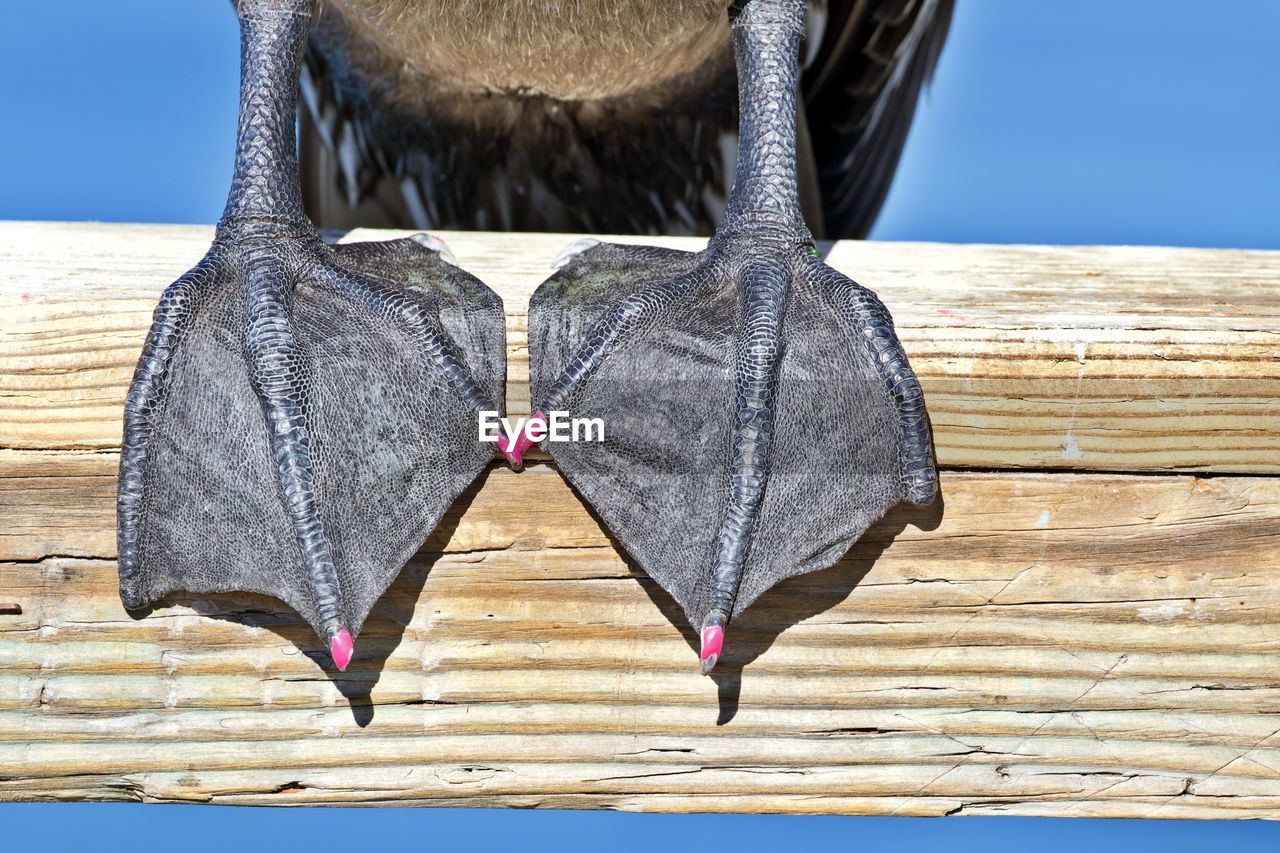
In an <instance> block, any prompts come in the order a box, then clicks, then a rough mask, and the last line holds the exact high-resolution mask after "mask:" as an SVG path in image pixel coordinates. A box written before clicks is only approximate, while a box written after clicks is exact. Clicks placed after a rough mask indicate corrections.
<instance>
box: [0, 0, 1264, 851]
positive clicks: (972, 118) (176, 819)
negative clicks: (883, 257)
mask: <svg viewBox="0 0 1280 853" xmlns="http://www.w3.org/2000/svg"><path fill="white" fill-rule="evenodd" d="M4 21H5V23H4V27H3V28H2V29H0V79H4V80H5V81H6V82H5V84H4V87H3V91H4V94H5V105H4V113H5V121H4V125H3V128H4V132H3V133H0V164H3V165H2V166H0V218H7V219H99V220H107V221H155V222H161V221H164V222H212V221H214V220H215V219H217V217H218V215H219V214H220V213H221V209H222V203H223V200H224V199H225V196H226V186H227V182H228V180H229V177H230V168H231V154H232V147H233V143H234V134H235V110H236V98H237V96H236V74H237V59H236V51H237V42H236V28H235V20H234V17H233V15H232V14H231V11H230V8H229V3H227V2H226V0H197V2H192V0H182V2H175V0H112V2H103V1H102V0H63V2H58V3H19V2H17V0H12V2H9V3H6V4H5V7H4ZM1277 33H1280V3H1275V2H1271V0H1218V2H1216V3H1212V4H1207V3H1204V2H1187V0H1075V2H1071V3H1067V2H1062V0H960V2H959V11H958V14H957V18H956V21H955V25H954V28H953V31H952V37H951V40H950V43H949V44H948V47H947V50H946V52H945V54H944V56H943V60H942V63H941V66H940V68H939V70H938V75H937V80H936V83H935V85H934V86H933V88H932V89H931V90H930V92H929V93H928V95H927V96H926V99H925V102H924V104H923V105H922V109H921V111H920V113H919V115H918V118H917V121H916V125H915V127H914V129H913V131H912V135H911V138H910V141H909V143H908V147H907V152H906V156H905V158H904V161H903V164H902V168H901V170H900V172H899V176H898V178H897V180H896V182H895V184H894V187H893V190H892V192H891V194H890V197H889V201H888V204H887V206H886V208H885V211H884V214H883V216H882V217H881V220H880V222H879V223H878V225H877V227H876V230H875V232H874V235H873V236H875V237H877V238H880V239H891V240H948V241H990V242H1046V243H1152V244H1170V245H1197V246H1198V245H1204V246H1242V247H1257V248H1280V153H1278V149H1280V145H1278V144H1277V141H1278V140H1280V108H1278V107H1277V100H1276V88H1277V84H1278V83H1280V53H1278V52H1277V51H1276V49H1275V41H1276V34H1277ZM0 827H2V828H0V837H3V839H4V840H3V843H2V846H3V848H4V849H12V850H34V849H44V850H53V851H57V850H63V849H72V848H75V849H82V848H84V847H85V846H89V847H90V849H95V850H106V851H110V850H116V849H120V850H129V851H130V853H146V851H151V850H156V851H159V850H165V851H168V850H171V849H181V850H183V851H184V853H200V851H205V850H218V851H220V853H221V851H222V850H224V849H225V848H226V847H227V846H228V844H230V845H232V846H235V847H240V848H244V847H246V846H250V847H252V846H253V845H247V842H248V840H251V839H259V838H268V837H269V838H271V839H272V844H271V849H272V850H273V851H279V853H286V851H292V850H303V849H306V850H308V851H311V850H314V849H316V848H317V847H320V848H322V849H336V850H351V849H366V850H381V849H388V848H396V849H405V848H408V849H443V850H451V849H489V848H499V849H505V848H511V847H516V846H517V845H518V846H519V847H520V848H522V849H525V850H530V851H532V850H540V849H555V850H560V851H573V850H592V851H596V850H641V849H653V848H662V847H665V848H668V849H675V848H677V847H689V846H690V845H691V844H692V845H694V846H696V847H698V848H699V849H701V848H703V847H704V846H706V845H704V843H702V842H704V841H705V842H706V843H707V844H710V846H711V847H712V848H714V849H720V850H723V851H725V853H742V851H749V850H765V849H767V850H779V849H788V850H790V849H796V848H803V847H805V846H807V845H823V846H828V845H839V847H838V849H841V850H846V849H856V850H864V849H866V850H875V849H886V850H887V849H892V850H893V851H895V853H905V851H915V850H939V849H945V850H948V851H966V850H979V849H981V850H984V851H986V850H990V849H992V848H1006V849H1012V850H1021V849H1026V848H1027V847H1028V846H1030V845H1034V849H1035V850H1036V851H1037V853H1054V851H1064V853H1065V851H1072V853H1076V851H1079V850H1082V849H1093V850H1125V851H1127V853H1142V851H1148V850H1150V851H1161V853H1177V851H1183V850H1185V851H1192V850H1194V851H1197V853H1203V851H1204V850H1205V849H1206V848H1207V847H1208V846H1209V845H1212V844H1214V843H1215V842H1216V843H1217V844H1220V845H1221V844H1229V845H1230V846H1231V848H1232V850H1233V853H1248V851H1253V850H1259V851H1261V850H1268V851H1271V850H1275V849H1280V847H1278V846H1277V845H1280V831H1278V830H1277V829H1276V828H1275V827H1274V825H1267V824H1257V823H1253V824H1242V823H1236V824H1221V823H1170V822H1134V821H1090V820H1072V821H1055V822H1048V821H1043V820H1028V819H1018V818H996V819H975V818H969V819H963V820H946V821H921V820H905V819H864V818H844V819H841V818H782V817H767V816H766V817H733V816H713V817H672V816H650V815H645V816H636V815H615V814H608V813H563V812H527V811H513V812H481V811H453V810H434V811H426V810H415V811H407V810H378V811H360V810H357V811H347V810H342V811H336V810H334V811H322V812H312V811H286V810H253V809H202V808H194V809H193V808H182V807H165V808H159V807H139V806H98V805H82V806H79V807H76V808H75V809H74V810H71V811H69V810H68V809H67V808H66V807H46V806H29V805H27V806H0ZM695 842H697V843H696V844H695ZM113 845H114V846H113Z"/></svg>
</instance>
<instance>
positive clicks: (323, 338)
mask: <svg viewBox="0 0 1280 853" xmlns="http://www.w3.org/2000/svg"><path fill="white" fill-rule="evenodd" d="M309 7H310V3H302V2H288V0H261V2H252V1H251V0H245V1H244V2H241V3H240V4H239V6H238V11H239V13H240V16H241V23H242V33H243V36H244V52H245V65H244V69H245V70H244V76H243V91H242V96H243V97H242V106H241V127H240V146H239V150H238V152H237V162H236V172H235V175H236V177H235V181H234V183H233V187H232V192H231V197H230V199H229V201H228V205H227V213H226V216H225V217H224V219H223V222H222V223H221V225H220V226H219V230H218V236H217V239H216V240H215V242H214V245H213V247H212V248H211V249H210V251H209V254H208V255H207V256H206V257H205V258H204V260H202V261H201V262H200V264H199V265H198V266H196V268H195V269H193V270H192V271H190V272H189V273H187V274H186V275H185V276H183V277H182V278H181V279H179V280H178V281H177V282H176V283H174V284H173V285H172V286H170V287H169V288H168V290H166V291H165V294H164V296H163V297H162V299H161V301H160V304H159V306H158V307H157V309H156V312H155V318H154V323H153V325H152V327H151V331H150V334H149V335H148V337H147V341H146V344H145V346H144V348H143V352H142V357H141V359H140V361H139V363H138V368H137V372H136V373H135V374H134V379H133V384H132V386H131V387H130V390H129V397H128V400H127V403H126V406H125V431H124V441H123V450H122V455H121V463H120V486H119V506H118V511H119V561H120V591H121V597H122V599H123V600H124V603H125V605H126V606H127V607H130V608H137V607H142V606H144V605H146V604H147V603H149V602H152V601H155V600H156V599H158V598H160V597H162V596H164V595H165V594H167V593H169V592H172V591H177V590H182V591H187V592H192V593H206V592H233V591H250V592H257V593H264V594H267V595H271V596H275V597H277V598H279V599H281V600H283V601H284V602H286V603H287V604H288V605H289V606H290V607H292V608H293V609H295V610H296V611H298V613H300V614H301V615H302V616H303V617H304V618H305V619H306V620H307V622H308V623H309V624H310V625H311V626H312V628H314V630H315V631H316V633H317V635H319V636H320V637H321V638H323V639H324V640H325V641H326V642H327V643H328V644H329V648H330V650H331V653H332V654H333V656H334V660H335V662H336V663H337V665H338V667H339V668H345V667H346V665H347V663H348V662H349V660H350V657H351V654H352V650H353V640H352V638H353V637H354V636H356V635H358V634H359V631H360V628H361V627H362V625H363V623H364V620H365V618H366V617H367V615H368V613H369V610H370V608H371V607H372V606H373V603H374V602H375V601H376V600H377V599H378V597H379V596H381V594H382V592H383V591H384V590H385V589H386V587H387V585H388V584H389V583H390V582H391V581H392V580H393V579H394V578H395V576H396V574H397V573H398V572H399V570H400V568H401V567H402V566H403V565H404V563H405V562H406V561H407V560H408V559H409V557H410V556H412V554H413V553H414V551H416V550H417V548H418V547H419V546H420V545H421V543H422V541H423V540H424V539H425V538H426V536H427V535H428V533H430V531H431V529H432V528H433V527H434V526H435V524H436V522H437V521H438V520H439V518H440V516H441V515H442V514H443V513H444V511H445V509H446V508H447V507H448V506H449V504H450V503H451V502H452V501H453V500H454V498H455V497H456V496H457V495H458V494H459V493H460V492H461V491H462V490H463V489H464V488H465V487H466V486H467V484H469V483H470V482H471V481H472V480H473V479H474V478H475V477H476V475H477V474H478V473H479V472H480V471H481V470H482V469H483V468H484V467H485V465H486V464H487V463H488V462H490V461H491V460H492V459H493V454H494V447H493V445H492V444H489V443H482V442H480V441H479V440H478V438H477V415H476V413H477V410H480V409H492V410H498V409H500V408H501V406H500V404H501V400H502V388H503V381H504V374H505V331H504V321H503V311H502V303H501V300H499V298H498V297H497V296H496V295H495V294H494V293H493V292H492V291H490V290H489V289H488V288H486V287H485V286H484V285H483V284H481V283H480V282H479V281H477V280H476V279H475V278H473V277H471V276H469V275H467V274H466V273H465V272H463V271H461V270H460V269H458V268H457V267H455V266H453V265H452V264H450V263H448V262H447V261H446V260H444V259H443V258H441V257H440V254H439V252H438V251H437V248H438V246H437V244H435V243H433V242H432V241H431V240H430V239H423V240H421V241H419V240H414V239H405V240H396V241H392V242H388V243H363V244H354V245H350V246H341V247H338V248H337V249H333V248H330V247H328V246H326V245H325V244H324V243H322V242H321V240H320V239H319V238H318V237H317V236H316V234H315V232H314V229H312V228H311V227H310V224H309V223H308V222H307V221H306V219H305V217H303V216H302V213H301V205H300V204H299V203H298V199H297V166H296V159H295V157H294V152H293V115H294V106H293V97H292V96H291V95H286V93H287V92H290V91H291V90H290V89H289V88H288V84H289V80H290V78H292V81H293V85H294V86H295V87H296V83H297V65H296V62H297V58H298V56H299V55H300V53H301V48H302V44H303V40H304V39H305V36H306V27H307V22H308V18H307V14H306V13H307V12H308V11H309Z"/></svg>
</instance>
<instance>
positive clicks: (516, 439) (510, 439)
mask: <svg viewBox="0 0 1280 853" xmlns="http://www.w3.org/2000/svg"><path fill="white" fill-rule="evenodd" d="M535 423H537V424H541V425H542V427H541V429H542V431H543V432H544V433H545V431H546V426H547V419H546V418H544V417H543V416H542V413H541V412H534V413H533V414H532V415H530V416H529V420H527V421H525V422H524V425H523V426H522V427H521V429H520V430H519V431H517V432H516V434H515V435H513V436H507V437H506V438H505V439H500V440H499V441H498V449H499V450H501V451H502V455H503V456H505V457H507V461H508V462H510V463H511V466H512V467H513V468H520V467H521V466H523V465H524V452H525V451H526V450H528V449H529V448H530V447H532V446H533V445H534V444H536V442H535V441H534V440H533V439H532V438H530V437H529V427H531V426H533V425H534V424H535Z"/></svg>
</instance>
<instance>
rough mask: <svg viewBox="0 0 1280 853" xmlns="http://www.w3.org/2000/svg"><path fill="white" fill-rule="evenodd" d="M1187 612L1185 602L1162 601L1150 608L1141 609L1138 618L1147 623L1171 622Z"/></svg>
mask: <svg viewBox="0 0 1280 853" xmlns="http://www.w3.org/2000/svg"><path fill="white" fill-rule="evenodd" d="M1186 612H1187V602H1185V601H1162V602H1161V603H1159V604H1153V605H1152V606H1150V607H1139V608H1138V618H1139V619H1142V620H1145V621H1147V622H1170V621H1172V620H1174V619H1176V618H1178V617H1179V616H1181V615H1182V614H1184V613H1186Z"/></svg>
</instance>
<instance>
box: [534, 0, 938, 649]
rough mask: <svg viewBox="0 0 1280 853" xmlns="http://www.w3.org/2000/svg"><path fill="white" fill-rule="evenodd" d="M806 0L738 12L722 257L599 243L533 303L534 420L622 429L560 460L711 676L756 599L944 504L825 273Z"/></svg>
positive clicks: (872, 312) (904, 383)
mask: <svg viewBox="0 0 1280 853" xmlns="http://www.w3.org/2000/svg"><path fill="white" fill-rule="evenodd" d="M807 5H808V4H807V3H806V2H804V0H742V1H741V2H737V3H735V4H734V5H733V6H732V8H731V9H730V12H729V14H730V17H731V24H732V31H733V41H734V49H735V53H736V56H737V62H738V80H739V91H740V104H741V108H740V118H739V122H740V127H739V132H740V143H739V159H738V164H737V173H736V178H735V181H734V187H733V192H732V194H731V196H730V201H729V205H728V208H727V210H726V213H725V217H724V222H723V224H722V226H721V228H720V229H719V231H718V232H717V233H716V235H715V236H714V237H713V238H712V240H711V241H710V244H709V245H708V247H707V248H706V250H704V251H703V252H700V253H696V254H694V253H683V252H672V251H665V250H658V249H648V248H636V247H623V246H613V245H607V244H606V245H599V246H594V247H591V248H588V249H586V250H583V251H581V252H579V253H578V254H577V255H575V256H574V257H573V258H572V259H571V260H570V261H569V263H568V264H566V265H565V266H564V267H563V268H562V269H561V271H560V272H559V273H557V274H556V275H555V276H553V277H552V278H551V279H549V280H548V281H547V282H545V283H544V284H543V285H542V286H541V287H540V288H539V289H538V292H537V293H535V295H534V298H533V301H532V302H531V304H530V318H529V323H530V348H531V359H532V381H533V395H532V396H533V399H534V400H535V401H536V402H537V405H536V406H535V410H536V411H538V412H541V413H544V414H548V413H550V412H552V411H557V410H564V411H568V412H569V413H570V414H572V415H574V416H583V417H599V418H600V419H601V420H603V421H604V423H605V429H606V440H605V441H604V442H603V443H599V444H567V443H566V444H560V443H554V442H551V443H548V444H547V445H546V447H547V449H548V451H549V452H550V453H551V455H552V457H553V458H554V459H555V461H556V463H557V464H558V466H559V467H560V469H561V470H562V471H563V472H564V474H565V476H566V477H568V479H569V480H570V481H571V482H572V483H573V484H574V486H575V487H576V488H577V489H578V490H579V491H580V492H581V493H582V494H583V495H584V496H585V497H586V498H587V499H588V500H590V501H591V502H592V504H593V505H594V506H595V507H596V509H597V510H598V511H599V513H600V515H601V516H602V517H603V518H604V520H605V521H606V522H607V523H608V524H609V526H610V528H611V529H612V530H613V532H614V534H615V535H616V536H617V537H618V539H619V540H620V541H621V542H622V544H623V545H624V546H625V547H626V548H627V549H628V550H629V551H630V552H631V553H632V555H633V556H635V557H636V558H637V560H638V561H639V562H640V564H641V566H642V567H643V568H644V569H645V570H646V571H647V572H648V573H649V574H650V575H651V576H652V577H654V578H655V579H656V580H657V581H658V582H659V583H660V584H661V585H662V586H663V587H664V588H665V589H667V591H668V592H670V593H671V594H672V595H673V597H675V599H676V600H677V602H678V603H679V604H680V605H681V607H682V608H683V609H684V612H685V614H686V616H687V617H688V619H689V622H690V625H692V626H694V627H695V628H696V629H698V631H699V634H700V639H701V644H702V648H701V653H700V658H701V668H702V671H703V673H704V674H705V673H709V672H710V671H711V669H712V667H714V666H715V664H716V662H717V661H718V660H719V659H720V656H721V654H722V645H723V641H724V630H725V628H726V627H727V625H728V624H729V622H730V620H731V619H732V618H733V617H734V616H736V615H737V614H738V613H740V612H741V611H742V610H743V609H744V608H745V607H746V606H747V605H749V604H750V603H751V602H753V601H754V600H755V599H756V598H757V597H758V596H759V595H760V594H762V593H763V592H764V591H766V590H767V589H769V587H771V586H773V585H774V584H775V583H777V582H778V581H780V580H782V579H784V578H786V577H790V576H793V575H796V574H801V573H803V572H809V571H815V570H817V569H821V568H825V567H826V566H829V565H831V564H832V563H834V562H835V561H836V560H838V559H839V558H840V557H841V556H842V555H843V554H844V552H845V551H846V550H848V548H849V547H850V546H851V545H852V544H853V542H855V541H856V540H857V539H858V538H859V537H860V536H861V535H862V533H863V532H864V531H865V530H866V529H867V527H868V526H870V524H872V523H873V522H875V521H876V520H877V519H879V518H880V517H881V516H882V515H883V514H884V513H885V512H886V511H887V510H888V509H889V508H890V507H892V506H893V505H894V504H896V503H898V502H899V501H901V500H903V499H905V500H909V501H912V502H914V503H922V504H923V503H928V502H929V501H931V500H932V499H933V495H934V492H935V490H936V487H937V474H936V472H935V470H934V464H933V452H932V445H931V439H930V435H929V429H928V423H927V418H926V415H925V409H924V400H923V396H922V394H921V391H920V386H919V384H918V382H917V381H916V378H915V376H914V374H913V373H912V372H911V369H910V367H909V366H908V364H907V360H906V356H905V354H904V353H903V351H902V347H901V345H900V344H899V343H898V340H897V337H896V336H895V334H894V331H893V324H892V321H891V319H890V317H889V314H888V312H887V311H886V310H885V308H884V306H883V305H882V304H881V303H880V301H879V300H878V299H877V298H876V297H875V295H874V294H873V293H871V292H870V291H869V290H867V289H865V288H863V287H861V286H859V285H857V284H855V283H854V282H853V281H850V280H849V279H848V278H846V277H845V276H843V275H841V274H840V273H838V272H836V271H835V270H833V269H831V268H830V267H828V266H826V265H825V264H824V263H822V261H821V260H820V259H819V258H818V257H816V252H815V250H814V244H813V240H812V237H811V235H810V233H809V231H808V229H807V228H806V227H805V224H804V221H803V218H802V215H801V212H800V204H799V195H798V190H797V180H796V148H795V140H796V103H795V92H796V83H797V74H798V65H797V53H798V49H799V44H800V37H801V34H802V32H803V28H804V15H805V12H806V9H807ZM654 380H657V381H654Z"/></svg>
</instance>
